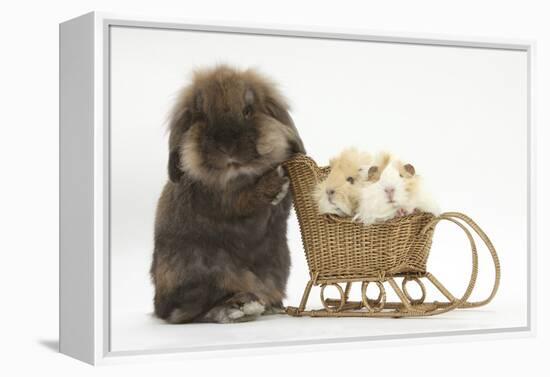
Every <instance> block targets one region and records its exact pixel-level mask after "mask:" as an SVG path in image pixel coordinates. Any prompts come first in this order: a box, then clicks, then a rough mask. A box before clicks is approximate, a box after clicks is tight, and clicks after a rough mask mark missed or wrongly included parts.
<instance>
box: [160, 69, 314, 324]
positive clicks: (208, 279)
mask: <svg viewBox="0 0 550 377" xmlns="http://www.w3.org/2000/svg"><path fill="white" fill-rule="evenodd" d="M169 150H170V152H169V153H170V154H169V162H168V174H169V178H170V179H169V181H168V182H167V183H166V185H165V187H164V190H163V192H162V194H161V197H160V199H159V202H158V206H157V214H156V223H155V250H154V255H153V263H152V266H151V276H152V280H153V283H154V285H155V298H154V305H155V314H156V315H157V316H158V317H160V318H163V319H165V320H167V321H168V322H170V323H186V322H218V323H230V322H240V321H246V320H251V319H254V318H255V317H257V316H258V315H260V314H262V313H263V312H265V311H273V310H277V309H279V308H281V307H282V299H283V298H284V296H285V288H286V281H287V277H288V273H289V267H290V255H289V250H288V246H287V239H286V224H287V218H288V215H289V211H290V205H291V198H290V195H287V191H288V184H289V181H288V178H287V177H286V176H284V173H283V170H282V168H281V167H280V164H281V162H283V161H284V160H286V159H287V158H289V157H290V156H291V155H292V154H293V153H297V152H301V153H305V150H304V146H303V143H302V141H301V139H300V136H299V134H298V132H297V130H296V128H295V127H294V123H293V121H292V118H291V117H290V115H289V113H288V105H287V103H286V101H285V100H284V99H283V97H282V96H281V94H280V93H279V91H278V90H277V89H276V87H275V85H274V84H273V83H272V82H271V81H269V80H268V79H266V78H265V77H263V76H261V75H260V74H259V73H257V72H255V71H254V70H250V69H249V70H244V71H241V70H237V69H234V68H231V67H228V66H225V65H222V66H217V67H214V68H211V69H205V70H200V71H197V72H195V74H194V76H193V80H192V83H191V85H189V86H188V87H186V88H185V89H184V90H183V92H182V94H181V97H180V99H179V100H178V102H177V103H176V105H175V108H174V111H173V114H172V118H171V123H170V139H169Z"/></svg>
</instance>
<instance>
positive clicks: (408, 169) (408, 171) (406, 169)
mask: <svg viewBox="0 0 550 377" xmlns="http://www.w3.org/2000/svg"><path fill="white" fill-rule="evenodd" d="M402 174H403V176H404V177H406V178H410V177H412V176H414V175H415V174H416V171H415V169H414V166H412V165H411V164H405V165H403V173H402Z"/></svg>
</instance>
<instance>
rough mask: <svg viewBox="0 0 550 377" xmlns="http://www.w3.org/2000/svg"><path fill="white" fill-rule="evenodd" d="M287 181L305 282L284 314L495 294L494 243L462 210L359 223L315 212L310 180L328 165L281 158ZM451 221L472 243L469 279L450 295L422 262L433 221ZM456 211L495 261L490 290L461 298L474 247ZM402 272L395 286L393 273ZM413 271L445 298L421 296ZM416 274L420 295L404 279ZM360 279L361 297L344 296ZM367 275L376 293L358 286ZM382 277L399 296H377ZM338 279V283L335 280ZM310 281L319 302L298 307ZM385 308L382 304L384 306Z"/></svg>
mask: <svg viewBox="0 0 550 377" xmlns="http://www.w3.org/2000/svg"><path fill="white" fill-rule="evenodd" d="M284 166H285V168H286V170H287V172H288V175H289V177H290V182H291V191H292V194H293V199H294V208H295V210H296V214H297V217H298V222H299V225H300V232H301V235H302V242H303V246H304V251H305V255H306V259H307V263H308V267H309V270H310V275H311V280H310V282H309V283H308V286H307V287H306V291H305V292H304V297H303V299H302V303H301V304H300V307H298V308H295V307H289V308H288V310H287V312H288V313H289V314H292V315H310V316H392V317H400V316H406V315H433V314H439V313H443V312H445V311H449V310H452V309H454V308H457V307H473V306H481V305H484V304H486V303H488V302H489V301H490V300H491V299H492V298H493V297H494V295H495V294H496V290H497V289H498V283H499V279H500V265H499V262H498V257H497V254H496V251H495V249H494V247H493V245H492V244H491V241H490V240H489V239H488V237H487V236H486V235H485V233H484V232H483V231H482V230H481V229H480V228H479V227H478V226H477V224H475V223H474V222H473V221H472V220H471V219H470V218H468V217H467V216H465V215H463V214H459V213H446V214H443V215H441V216H438V217H435V216H434V215H432V214H428V213H418V214H413V215H408V216H404V217H400V218H396V219H393V220H390V221H387V222H384V223H380V224H373V225H369V226H366V225H363V224H361V223H357V222H353V221H352V220H351V219H349V218H342V217H339V216H333V215H323V214H320V213H319V211H318V207H317V203H316V202H315V200H314V198H313V190H314V188H315V186H316V184H317V183H318V182H319V181H321V180H322V179H324V177H325V176H326V175H327V174H328V173H329V168H328V167H324V168H320V167H318V166H317V164H316V163H315V161H313V160H312V159H311V158H309V157H307V156H305V155H296V156H294V157H293V158H292V159H290V160H289V161H287V162H286V163H285V164H284ZM443 219H445V220H449V221H452V222H454V223H456V224H457V225H459V226H460V227H461V228H462V229H463V230H464V232H465V233H466V235H467V237H468V239H469V240H470V244H471V246H472V274H471V277H470V284H469V286H468V288H467V289H466V292H465V294H464V295H463V296H462V298H461V299H457V298H455V297H454V296H453V295H452V294H451V293H450V292H449V291H448V290H447V289H446V288H445V287H444V286H443V285H442V284H441V283H440V282H439V281H437V279H435V277H434V276H433V275H431V274H430V273H428V272H427V271H426V263H427V260H428V255H429V253H430V248H431V245H432V237H433V233H434V229H435V225H436V224H437V223H438V222H439V221H440V220H443ZM457 219H460V220H462V221H463V222H465V223H466V224H467V225H469V226H470V227H471V228H472V229H473V230H474V231H475V232H476V233H477V234H478V235H479V236H480V237H481V238H482V240H483V241H484V242H485V244H486V245H487V248H488V249H489V251H490V252H491V255H492V257H493V261H494V265H495V284H494V289H493V292H492V293H491V295H490V297H489V298H488V299H486V300H484V301H480V302H476V303H471V302H470V303H469V302H467V299H468V297H469V295H470V293H471V292H472V290H473V288H474V285H475V281H476V278H477V250H476V246H475V242H474V239H473V237H472V235H471V233H470V232H469V230H468V229H467V228H466V227H465V226H464V225H463V224H462V223H460V222H459V221H458V220H457ZM396 277H403V278H404V279H403V282H402V289H400V288H399V287H398V286H397V284H396V283H395V280H394V278H396ZM420 278H428V279H429V280H430V281H431V282H432V283H433V284H434V285H435V286H436V287H437V288H438V289H439V290H440V291H441V292H442V293H443V294H444V295H445V296H446V297H447V298H448V299H449V302H448V303H437V302H433V303H431V304H426V303H425V302H424V298H425V295H426V291H425V287H424V285H423V284H422V282H421V281H420ZM411 280H414V281H416V282H417V283H418V284H419V285H420V287H421V289H422V293H423V295H422V299H421V300H419V299H416V300H414V299H412V298H411V297H410V296H409V294H408V292H407V289H406V286H405V285H406V283H407V282H408V281H411ZM354 282H362V283H363V287H362V292H363V297H362V301H361V302H350V301H349V299H348V295H349V291H350V288H351V284H352V283H354ZM369 282H375V283H376V284H377V285H378V287H379V290H380V295H379V297H378V298H377V299H376V300H372V299H369V298H367V297H366V287H367V285H368V284H369ZM384 282H388V283H389V284H390V285H391V287H392V288H393V289H394V290H395V291H396V293H397V295H398V297H399V298H400V299H401V302H399V303H385V290H384V287H383V283H384ZM339 283H346V287H345V290H344V289H342V288H341V287H340V286H339V285H338V284H339ZM312 285H320V286H321V288H322V290H321V300H322V303H323V306H324V307H325V310H312V311H306V310H305V305H306V302H307V299H308V296H309V291H310V290H311V287H312ZM327 285H335V286H336V287H337V288H338V290H339V292H340V299H339V300H330V299H325V298H324V288H325V286H327ZM387 309H389V310H390V312H388V311H387Z"/></svg>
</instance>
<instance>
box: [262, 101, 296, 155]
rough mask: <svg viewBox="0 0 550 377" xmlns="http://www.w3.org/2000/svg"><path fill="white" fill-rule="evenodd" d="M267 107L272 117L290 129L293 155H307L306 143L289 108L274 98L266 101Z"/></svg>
mask: <svg viewBox="0 0 550 377" xmlns="http://www.w3.org/2000/svg"><path fill="white" fill-rule="evenodd" d="M265 105H266V109H267V112H268V113H269V115H270V116H272V117H273V118H275V119H277V120H278V121H279V122H280V123H282V124H284V125H285V126H287V127H288V128H289V131H290V132H289V142H290V147H291V150H292V152H293V153H303V154H305V153H306V149H305V148H304V143H303V141H302V139H301V138H300V134H299V133H298V130H297V129H296V126H295V125H294V121H293V120H292V117H291V116H290V114H289V113H288V110H287V109H286V107H287V106H285V105H284V103H282V102H281V101H278V100H276V99H275V98H273V97H268V98H266V100H265Z"/></svg>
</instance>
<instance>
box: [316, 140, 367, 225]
mask: <svg viewBox="0 0 550 377" xmlns="http://www.w3.org/2000/svg"><path fill="white" fill-rule="evenodd" d="M371 162H372V156H371V155H370V154H369V153H366V152H359V151H358V150H357V149H355V148H349V149H346V150H344V151H342V152H341V153H340V155H338V156H337V157H334V158H332V159H331V160H330V173H329V174H328V176H327V177H326V178H325V179H324V180H322V181H321V182H319V183H318V184H317V186H316V187H315V190H314V192H313V195H314V198H315V201H316V202H317V205H318V206H319V212H320V213H324V214H329V213H330V214H335V215H339V216H353V215H354V214H355V210H356V208H357V204H358V199H359V186H360V181H361V180H360V179H359V172H360V169H363V168H365V166H366V167H368V165H369V164H370V163H371Z"/></svg>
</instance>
